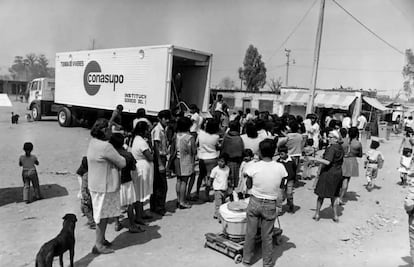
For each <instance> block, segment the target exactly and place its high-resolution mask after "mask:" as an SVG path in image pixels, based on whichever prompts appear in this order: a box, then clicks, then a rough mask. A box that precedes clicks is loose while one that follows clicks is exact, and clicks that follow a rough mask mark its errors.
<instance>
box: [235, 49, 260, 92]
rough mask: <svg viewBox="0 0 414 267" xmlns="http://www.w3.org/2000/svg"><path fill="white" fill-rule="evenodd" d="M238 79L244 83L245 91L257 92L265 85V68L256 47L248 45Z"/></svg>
mask: <svg viewBox="0 0 414 267" xmlns="http://www.w3.org/2000/svg"><path fill="white" fill-rule="evenodd" d="M239 77H240V79H241V80H243V81H244V84H245V85H246V90H247V91H259V89H260V88H263V86H264V85H265V84H266V67H265V64H264V62H263V61H262V55H260V54H259V52H258V50H257V48H256V47H254V46H253V45H249V48H247V51H246V55H245V57H244V61H243V67H240V68H239Z"/></svg>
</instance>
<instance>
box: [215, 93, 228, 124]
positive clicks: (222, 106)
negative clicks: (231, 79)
mask: <svg viewBox="0 0 414 267" xmlns="http://www.w3.org/2000/svg"><path fill="white" fill-rule="evenodd" d="M212 111H213V114H214V118H215V119H216V120H217V121H220V119H221V115H222V114H224V113H225V112H226V111H227V104H226V102H224V100H223V95H221V94H219V95H217V100H216V101H215V102H214V103H213V107H212Z"/></svg>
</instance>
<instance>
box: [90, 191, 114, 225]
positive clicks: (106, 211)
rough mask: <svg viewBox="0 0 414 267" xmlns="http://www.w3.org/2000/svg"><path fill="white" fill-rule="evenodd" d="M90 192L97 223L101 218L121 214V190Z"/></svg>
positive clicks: (94, 217)
mask: <svg viewBox="0 0 414 267" xmlns="http://www.w3.org/2000/svg"><path fill="white" fill-rule="evenodd" d="M90 194H91V198H92V208H93V219H94V221H95V223H99V222H100V221H101V219H105V218H113V217H118V216H119V215H120V214H121V203H120V199H119V191H115V192H106V193H102V192H94V191H90Z"/></svg>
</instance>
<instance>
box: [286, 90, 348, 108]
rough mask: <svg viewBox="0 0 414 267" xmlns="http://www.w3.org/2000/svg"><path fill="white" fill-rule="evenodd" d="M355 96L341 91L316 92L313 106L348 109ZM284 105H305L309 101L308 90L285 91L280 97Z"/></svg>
mask: <svg viewBox="0 0 414 267" xmlns="http://www.w3.org/2000/svg"><path fill="white" fill-rule="evenodd" d="M355 98H356V96H355V95H350V94H341V93H339V92H338V93H322V92H320V91H319V92H317V93H316V97H315V100H314V106H315V107H318V108H333V109H342V110H348V109H349V106H350V105H351V104H352V102H354V100H355ZM280 102H282V103H283V104H284V105H295V106H307V105H308V102H309V92H308V91H305V92H297V91H296V92H287V93H286V94H283V95H282V96H281V98H280Z"/></svg>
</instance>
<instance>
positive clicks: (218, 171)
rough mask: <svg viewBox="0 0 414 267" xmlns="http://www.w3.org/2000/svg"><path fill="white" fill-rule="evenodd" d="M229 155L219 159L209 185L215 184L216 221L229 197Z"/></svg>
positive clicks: (222, 155) (223, 155) (211, 174)
mask: <svg viewBox="0 0 414 267" xmlns="http://www.w3.org/2000/svg"><path fill="white" fill-rule="evenodd" d="M227 158H228V156H227V154H225V153H223V154H221V155H220V156H219V157H218V165H217V166H216V167H214V168H213V169H212V170H211V173H210V179H209V184H211V183H212V184H213V190H214V204H215V211H214V217H213V218H214V219H217V218H218V217H219V208H220V205H222V204H223V203H224V201H225V199H226V197H227V189H228V186H229V175H230V168H229V167H228V166H227V165H226V164H227Z"/></svg>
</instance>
